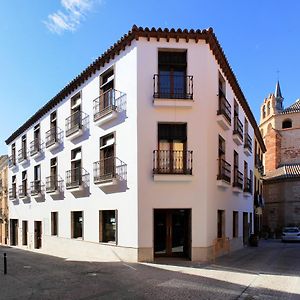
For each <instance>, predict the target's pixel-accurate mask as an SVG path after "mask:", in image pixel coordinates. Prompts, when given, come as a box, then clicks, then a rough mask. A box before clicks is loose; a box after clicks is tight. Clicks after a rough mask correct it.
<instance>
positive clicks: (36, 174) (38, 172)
mask: <svg viewBox="0 0 300 300" xmlns="http://www.w3.org/2000/svg"><path fill="white" fill-rule="evenodd" d="M40 180H41V165H37V166H35V167H34V181H35V182H40Z"/></svg>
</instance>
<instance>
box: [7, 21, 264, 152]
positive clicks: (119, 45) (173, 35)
mask: <svg viewBox="0 0 300 300" xmlns="http://www.w3.org/2000/svg"><path fill="white" fill-rule="evenodd" d="M139 38H146V39H147V40H148V41H150V39H151V38H155V39H156V40H157V41H160V39H166V41H167V42H168V41H169V40H170V39H175V40H176V42H179V40H180V39H184V40H185V41H186V42H187V43H188V42H189V40H194V41H195V42H196V43H197V42H198V41H199V40H205V42H206V43H207V44H209V47H210V50H211V51H212V53H213V55H214V56H215V58H216V60H217V62H218V64H219V65H220V67H221V69H222V71H223V73H224V75H225V76H226V78H227V80H228V82H229V84H230V85H231V87H232V89H233V91H234V93H235V96H236V97H237V99H238V101H239V102H240V104H241V106H242V108H243V110H244V111H245V113H246V116H247V118H248V119H249V122H250V123H251V125H252V127H253V129H254V133H255V136H256V138H257V140H258V142H259V144H260V147H261V149H262V151H263V152H265V151H266V147H265V144H264V142H263V139H262V137H261V134H260V131H259V129H258V126H257V123H256V121H255V118H254V116H253V114H252V112H251V109H250V107H249V105H248V102H247V100H246V98H245V96H244V94H243V92H242V90H241V88H240V86H239V83H238V81H237V79H236V76H235V74H234V72H233V70H232V69H231V67H230V65H229V62H228V60H227V58H226V56H225V53H224V51H223V49H222V47H221V45H220V43H219V41H218V40H217V38H216V36H215V34H214V32H213V29H212V28H209V29H204V30H199V29H198V30H193V29H191V30H187V29H184V30H181V29H177V30H175V29H174V28H172V29H170V30H169V29H167V28H165V29H161V28H158V29H156V28H151V29H149V28H147V27H146V28H142V27H137V26H136V25H134V26H133V27H132V29H131V30H130V31H128V33H127V34H125V35H124V36H123V37H122V38H121V39H120V40H118V41H117V42H116V43H115V44H114V45H113V46H111V47H110V48H109V49H108V50H107V51H105V52H104V53H103V54H102V55H101V56H100V57H98V58H97V59H96V60H95V61H94V62H93V63H92V64H90V65H89V66H88V67H87V68H86V69H85V70H84V71H83V72H81V73H80V74H79V75H78V76H77V77H75V78H74V79H73V80H72V81H71V82H70V83H69V84H68V85H66V86H65V87H64V88H63V89H62V90H61V91H60V92H59V93H58V94H57V95H56V96H54V97H53V98H52V99H51V100H50V101H48V102H47V103H46V104H45V105H44V106H43V107H42V108H41V109H39V110H38V111H37V112H36V113H35V114H34V115H33V116H32V117H31V118H29V119H28V120H27V121H26V122H25V123H24V124H23V125H22V126H21V127H19V128H18V129H17V130H16V131H15V132H14V133H13V134H12V135H11V136H10V137H9V138H8V139H7V140H6V141H5V142H6V144H10V143H11V142H12V141H13V140H15V139H16V138H17V137H18V136H19V135H21V134H22V133H23V132H24V131H25V130H26V129H28V128H29V127H30V126H32V125H33V124H34V123H36V122H37V121H38V120H39V119H40V118H41V117H42V116H43V115H45V114H46V113H47V112H49V111H50V110H51V109H53V108H54V107H55V106H56V105H57V104H59V103H60V102H61V101H63V100H64V99H65V98H66V97H67V96H69V95H70V94H71V93H72V92H74V91H75V90H76V89H77V88H78V87H79V86H80V85H82V84H83V83H84V82H85V81H86V80H88V79H89V78H90V77H91V76H92V75H93V74H95V73H96V71H98V70H100V68H101V67H103V66H104V65H105V64H106V63H108V62H109V61H110V60H111V59H114V58H115V56H116V55H119V53H120V52H121V51H123V50H125V48H126V47H127V46H130V45H131V43H132V41H133V40H139Z"/></svg>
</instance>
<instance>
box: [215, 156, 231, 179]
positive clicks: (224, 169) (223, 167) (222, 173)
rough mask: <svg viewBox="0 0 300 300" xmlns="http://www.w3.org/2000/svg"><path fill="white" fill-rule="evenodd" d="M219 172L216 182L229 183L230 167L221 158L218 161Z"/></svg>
mask: <svg viewBox="0 0 300 300" xmlns="http://www.w3.org/2000/svg"><path fill="white" fill-rule="evenodd" d="M218 167H219V172H218V175H217V180H224V181H226V182H228V183H230V182H231V165H230V164H229V163H228V162H227V161H226V160H225V159H222V158H219V160H218Z"/></svg>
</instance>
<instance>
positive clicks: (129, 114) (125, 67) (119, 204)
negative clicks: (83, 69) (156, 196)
mask: <svg viewBox="0 0 300 300" xmlns="http://www.w3.org/2000/svg"><path fill="white" fill-rule="evenodd" d="M136 60H137V51H136V47H135V43H134V42H133V43H132V45H131V46H130V47H127V48H126V50H125V51H123V52H122V53H121V54H120V55H119V56H118V58H116V59H115V60H112V61H111V62H110V63H109V64H106V65H105V66H104V67H103V68H102V69H101V70H100V71H99V72H97V73H96V74H95V75H93V77H92V78H90V79H89V80H88V81H86V82H85V83H84V84H83V85H82V87H80V88H78V90H77V91H74V93H72V95H70V96H68V97H67V98H66V99H65V100H64V101H62V102H61V103H59V104H58V105H57V107H55V108H54V109H53V111H54V110H57V124H58V127H59V128H61V129H63V131H65V119H66V118H67V117H69V116H70V98H71V97H72V96H73V95H75V94H76V93H77V92H78V91H80V90H81V91H82V111H83V112H85V113H86V114H88V115H89V131H88V132H87V133H86V134H84V135H83V136H82V137H79V138H77V139H76V140H73V141H69V140H67V139H66V138H64V142H63V147H62V148H60V149H58V150H53V152H50V151H49V150H48V149H44V153H45V155H44V157H42V158H41V159H40V160H36V161H35V160H34V159H32V158H31V159H30V162H29V164H28V165H25V166H22V165H21V164H18V167H17V169H16V170H14V171H12V170H10V172H9V181H10V183H9V186H11V177H12V176H13V175H14V174H16V175H17V187H18V186H19V185H20V184H21V176H22V171H23V170H27V172H28V174H27V178H28V186H29V185H30V182H31V181H33V180H34V177H33V176H34V175H33V171H34V166H35V165H37V164H41V178H42V181H43V182H44V183H45V178H46V177H47V176H50V159H51V158H52V157H57V159H58V174H59V175H60V176H61V177H62V178H63V179H64V180H65V172H66V171H67V170H70V168H71V150H72V149H74V148H76V147H78V146H81V147H82V166H83V168H85V169H86V170H87V171H88V172H89V174H90V177H89V178H90V186H89V194H87V195H85V196H83V197H79V198H76V197H74V194H72V193H71V192H70V191H68V190H66V189H64V198H63V199H60V200H55V199H54V197H52V196H50V195H49V194H47V193H46V194H45V200H44V201H40V202H38V201H36V199H35V198H33V197H30V200H29V201H28V202H27V203H25V202H24V201H23V200H22V199H19V200H17V201H9V209H10V218H11V219H14V218H16V219H19V220H20V221H19V225H20V227H21V221H22V220H28V221H29V224H28V225H29V236H33V232H34V220H40V221H43V234H44V235H47V236H48V235H50V234H51V232H50V230H51V221H50V214H51V212H52V211H58V224H59V225H58V235H59V237H63V238H70V237H71V211H83V216H84V226H83V230H84V232H83V239H84V240H85V241H90V242H96V243H98V242H99V210H106V209H112V210H114V209H117V210H118V245H120V246H123V247H137V246H138V242H137V217H136V216H137V164H136V155H137V153H136V152H137V146H136V144H137V142H136V141H137V136H136V102H137V96H136V92H137V87H136V82H137V80H136V76H137V74H136V71H135V70H136ZM112 65H114V67H115V88H116V89H117V90H119V91H122V92H124V93H126V99H127V110H126V118H125V119H124V120H119V119H118V120H116V121H112V122H111V123H109V124H105V125H103V127H98V126H96V125H95V124H94V121H93V100H94V99H95V98H97V97H98V96H99V75H100V74H101V73H103V72H104V71H105V70H107V69H108V68H109V67H110V66H112ZM39 123H40V128H41V139H42V141H45V133H46V131H47V130H49V128H50V112H49V113H48V114H47V115H45V116H44V117H43V118H42V119H41V120H40V121H39ZM33 127H34V126H32V127H31V128H30V129H28V130H27V131H26V132H25V133H26V134H27V144H28V149H29V143H30V142H31V141H32V140H33ZM113 131H116V156H117V157H118V158H120V159H121V160H122V161H124V162H125V163H127V189H126V191H124V192H121V193H107V194H106V193H105V192H104V191H103V190H101V189H100V188H99V187H98V186H96V185H95V184H94V182H93V163H94V162H95V161H98V160H99V150H98V149H99V144H100V137H101V136H103V135H106V134H108V133H110V132H113ZM15 143H16V150H17V151H18V150H19V149H21V136H19V137H18V138H17V139H16V141H15ZM9 152H10V145H9ZM128 233H130V234H128ZM61 241H62V243H63V239H62V240H61ZM19 244H21V235H19Z"/></svg>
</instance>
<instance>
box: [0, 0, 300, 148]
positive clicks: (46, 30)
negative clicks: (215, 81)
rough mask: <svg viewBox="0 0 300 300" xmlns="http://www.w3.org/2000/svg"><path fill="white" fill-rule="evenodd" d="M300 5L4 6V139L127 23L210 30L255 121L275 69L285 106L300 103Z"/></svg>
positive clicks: (0, 51) (268, 0)
mask: <svg viewBox="0 0 300 300" xmlns="http://www.w3.org/2000/svg"><path fill="white" fill-rule="evenodd" d="M299 12H300V1H296V0H290V1H274V0H264V1H261V0H260V1H257V0H252V1H239V0H226V1H224V0H215V1H210V0H207V1H203V0H193V1H188V0H186V1H174V0H173V1H169V0H165V1H153V0H148V1H136V0H128V1H119V0H115V1H110V0H45V1H39V0H27V1H20V0H10V1H3V2H2V3H1V10H0V87H1V95H0V109H1V115H0V120H1V126H0V153H6V152H7V147H6V145H5V143H4V140H5V139H6V138H7V137H8V136H9V135H10V134H11V133H12V132H13V131H15V130H16V129H17V128H18V127H19V126H20V125H22V124H23V123H24V122H25V121H26V120H27V119H28V118H29V117H30V116H31V115H32V114H33V113H35V112H36V111H37V110H38V109H39V108H40V107H41V106H42V105H44V104H45V103H46V102H47V101H48V100H49V99H50V98H52V97H53V96H54V95H56V94H57V93H58V92H59V91H60V89H61V88H63V87H64V86H65V85H66V84H67V83H68V82H69V81H70V80H72V79H73V78H74V77H75V76H76V75H77V74H79V73H80V72H81V71H82V70H83V69H84V68H85V67H86V66H87V65H89V64H90V63H91V62H92V61H93V60H94V59H96V58H97V57H98V56H100V55H101V54H102V53H103V52H104V51H105V50H106V49H107V48H108V47H110V46H111V45H112V44H113V43H114V42H116V41H117V40H118V39H119V38H120V37H121V36H122V35H123V34H124V33H126V32H127V31H128V30H129V29H130V28H131V27H132V25H133V24H137V25H138V26H143V27H145V26H148V27H168V28H172V27H174V28H182V29H183V28H188V29H190V28H193V29H204V28H208V27H213V28H214V31H215V33H216V35H217V37H218V39H219V41H220V43H221V45H222V47H223V49H224V51H225V53H226V55H227V58H228V59H229V62H230V64H231V66H232V68H233V70H234V72H235V74H236V76H237V78H238V81H239V83H240V86H241V88H242V90H243V92H244V94H245V96H246V98H247V100H248V102H249V104H250V106H251V108H252V111H253V112H254V115H255V117H256V119H257V121H258V118H259V107H260V104H261V103H262V101H263V99H264V98H265V97H266V96H267V95H268V94H269V93H271V92H273V91H274V89H275V83H276V80H277V76H278V74H277V70H279V79H280V83H281V90H282V93H283V96H284V97H285V101H284V104H285V106H288V105H290V104H291V103H292V102H294V101H295V100H296V99H297V98H300V88H299V76H298V70H299V69H300V59H299V56H300V55H299V48H300V47H299V46H300V22H299Z"/></svg>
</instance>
